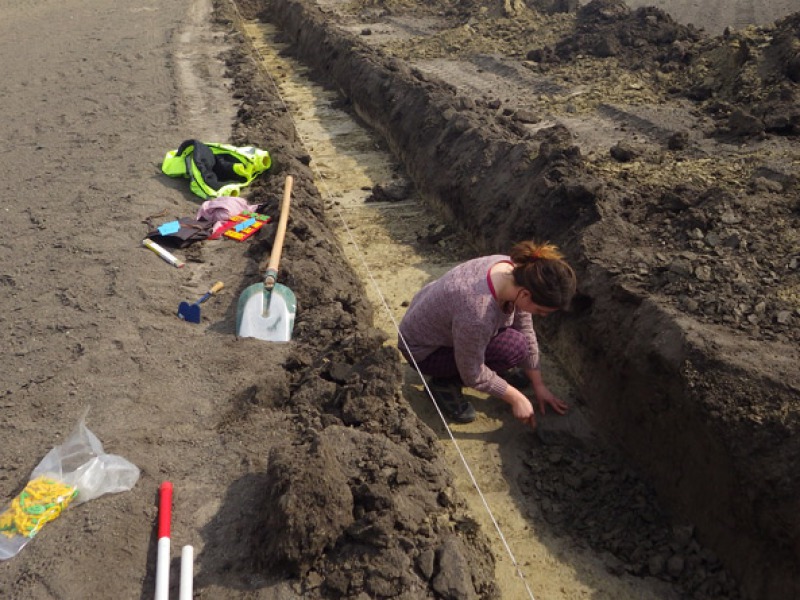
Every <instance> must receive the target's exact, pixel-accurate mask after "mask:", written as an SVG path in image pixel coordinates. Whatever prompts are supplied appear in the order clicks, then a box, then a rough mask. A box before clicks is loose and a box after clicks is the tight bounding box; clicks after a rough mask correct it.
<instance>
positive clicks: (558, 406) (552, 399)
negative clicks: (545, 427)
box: [533, 383, 569, 415]
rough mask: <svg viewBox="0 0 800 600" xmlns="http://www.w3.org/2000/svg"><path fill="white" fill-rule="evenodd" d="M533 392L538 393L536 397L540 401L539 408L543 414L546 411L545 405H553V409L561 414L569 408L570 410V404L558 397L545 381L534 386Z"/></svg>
mask: <svg viewBox="0 0 800 600" xmlns="http://www.w3.org/2000/svg"><path fill="white" fill-rule="evenodd" d="M533 393H534V394H535V395H536V399H537V400H538V401H539V410H540V411H542V414H544V413H545V405H549V406H551V407H552V408H553V410H554V411H556V412H557V413H558V414H560V415H563V414H564V413H566V412H567V410H569V405H568V404H567V403H566V402H564V401H563V400H561V399H560V398H558V397H556V396H555V395H554V394H553V393H552V392H551V391H550V390H549V389H547V386H546V385H544V384H543V383H539V384H538V385H536V386H535V387H534V388H533Z"/></svg>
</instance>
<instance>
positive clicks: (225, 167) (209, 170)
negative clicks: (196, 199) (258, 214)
mask: <svg viewBox="0 0 800 600" xmlns="http://www.w3.org/2000/svg"><path fill="white" fill-rule="evenodd" d="M190 149H191V150H190ZM187 150H190V151H189V153H188V154H187V155H186V173H187V174H191V172H192V170H191V163H192V162H194V164H195V166H196V167H197V169H198V170H199V171H200V175H201V176H202V178H203V181H204V182H205V184H206V185H207V186H208V187H210V188H211V189H213V190H218V189H219V188H221V187H222V186H223V185H225V184H226V183H230V182H231V181H235V182H237V183H244V182H245V181H247V178H246V177H242V176H241V175H238V174H237V173H236V172H235V171H234V170H233V166H234V165H236V164H239V161H238V160H237V159H236V158H235V157H233V156H231V155H229V154H224V153H223V154H214V152H213V151H212V150H211V148H209V147H208V146H206V145H205V144H204V143H203V142H201V141H198V140H186V141H184V142H183V143H182V144H181V145H180V146H179V147H178V150H177V152H176V154H177V155H178V156H182V155H183V153H184V152H186V151H187Z"/></svg>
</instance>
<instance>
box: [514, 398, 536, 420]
mask: <svg viewBox="0 0 800 600" xmlns="http://www.w3.org/2000/svg"><path fill="white" fill-rule="evenodd" d="M517 393H518V394H519V396H518V397H517V400H516V401H515V402H513V403H512V404H511V412H513V413H514V417H515V418H517V419H518V420H519V421H520V422H521V423H523V424H524V425H529V426H530V427H532V428H534V429H536V413H535V412H533V404H531V401H530V400H528V399H527V398H526V397H525V395H524V394H523V393H522V392H517Z"/></svg>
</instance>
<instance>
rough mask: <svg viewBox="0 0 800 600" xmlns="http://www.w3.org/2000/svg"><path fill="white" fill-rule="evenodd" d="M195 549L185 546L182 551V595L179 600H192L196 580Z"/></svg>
mask: <svg viewBox="0 0 800 600" xmlns="http://www.w3.org/2000/svg"><path fill="white" fill-rule="evenodd" d="M193 561H194V548H193V547H192V546H184V547H183V548H182V549H181V593H180V598H179V600H192V593H193V591H194V590H193V589H192V588H193V585H194V582H193V579H194V564H193Z"/></svg>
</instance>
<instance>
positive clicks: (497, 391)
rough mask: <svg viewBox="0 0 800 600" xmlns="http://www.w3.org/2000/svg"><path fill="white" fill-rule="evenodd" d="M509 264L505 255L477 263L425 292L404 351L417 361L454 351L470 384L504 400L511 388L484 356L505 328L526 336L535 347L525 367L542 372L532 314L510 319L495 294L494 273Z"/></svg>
mask: <svg viewBox="0 0 800 600" xmlns="http://www.w3.org/2000/svg"><path fill="white" fill-rule="evenodd" d="M508 260H510V259H509V257H508V256H503V255H499V254H496V255H493V256H484V257H481V258H475V259H472V260H470V261H467V262H465V263H462V264H461V265H459V266H457V267H455V268H453V269H451V270H450V271H448V272H447V273H445V274H444V275H443V276H442V277H440V278H439V279H437V280H435V281H432V282H430V283H428V284H427V285H426V286H425V287H423V288H422V289H421V290H420V291H419V292H417V294H416V295H415V296H414V298H413V299H412V300H411V305H410V306H409V307H408V311H407V312H406V314H405V316H404V317H403V320H402V321H401V323H400V335H401V338H400V345H401V347H402V346H403V345H404V342H405V344H407V345H408V350H409V351H410V352H411V355H412V356H413V357H414V360H416V361H421V360H424V359H425V358H426V357H427V356H428V355H429V354H431V353H432V352H433V351H434V350H436V349H437V348H440V347H451V348H453V349H454V352H455V358H456V364H457V365H458V372H459V374H460V375H461V380H462V381H463V383H464V385H465V386H467V387H470V388H473V389H476V390H478V391H480V392H484V393H486V394H490V395H492V396H497V397H499V396H502V395H503V394H504V393H505V391H506V387H507V386H508V384H507V383H506V381H505V380H504V379H503V378H502V377H500V376H499V375H497V373H495V372H494V371H492V370H491V369H489V368H488V367H487V366H486V365H485V364H484V352H485V350H486V346H487V345H488V344H489V340H491V338H492V337H494V336H495V335H497V332H498V331H499V330H500V329H501V328H503V327H513V328H515V329H518V330H520V331H521V332H523V333H524V334H525V336H526V337H527V338H528V345H529V347H530V352H529V354H528V358H527V362H526V363H524V364H523V365H521V366H522V367H523V368H525V369H537V368H539V344H538V343H537V341H536V333H535V332H534V330H533V323H532V321H531V315H530V313H527V312H523V311H514V312H513V313H512V314H510V315H507V314H505V313H504V312H503V310H502V307H501V306H500V304H499V303H498V302H497V300H495V298H494V296H493V295H492V292H491V290H490V289H489V283H488V281H487V275H488V273H489V269H490V268H491V267H492V266H493V265H495V264H496V263H498V262H503V261H508Z"/></svg>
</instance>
